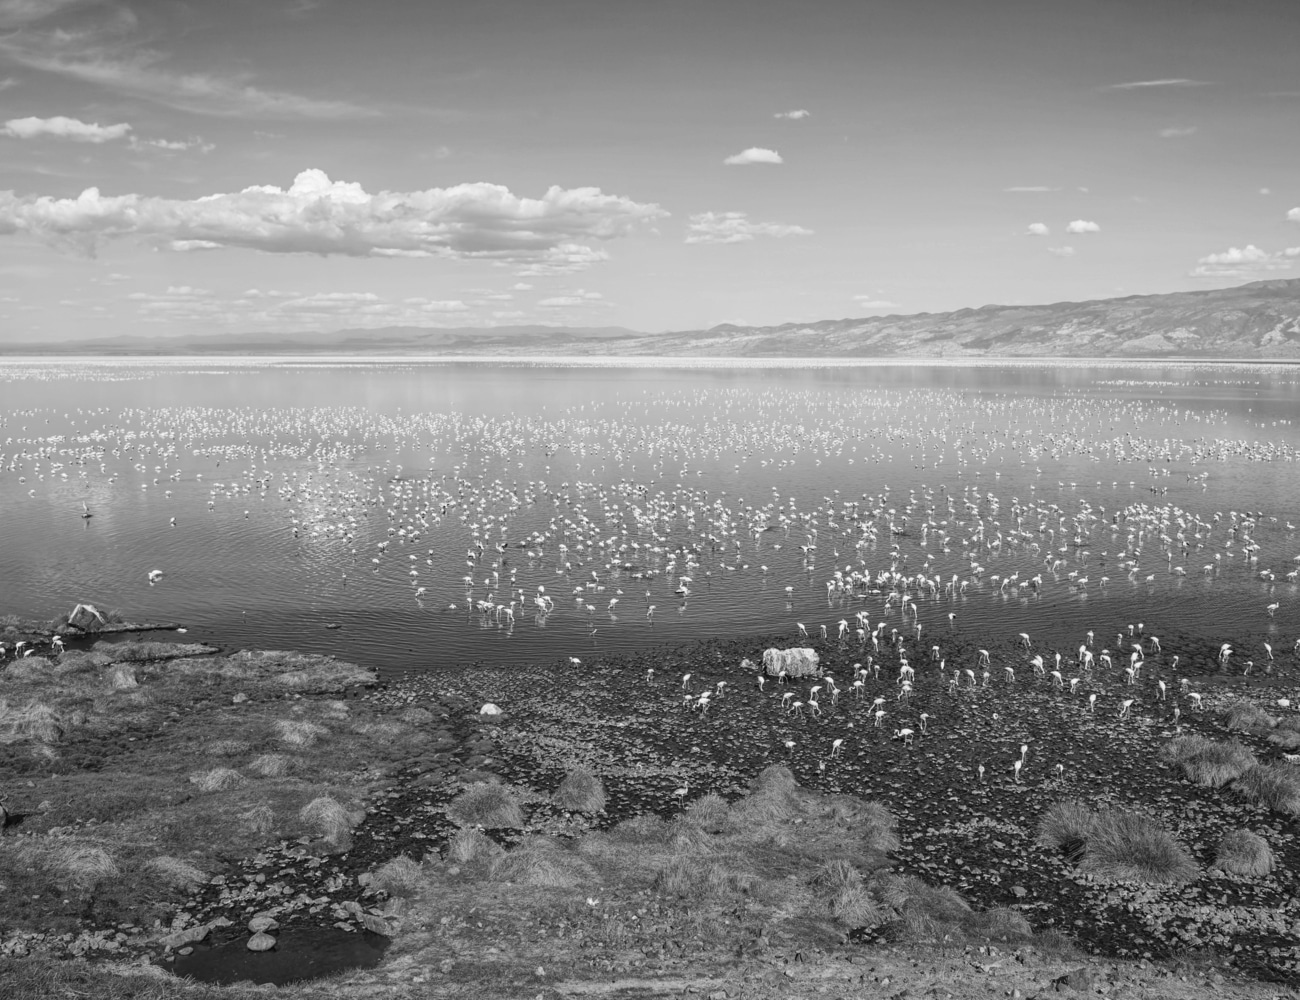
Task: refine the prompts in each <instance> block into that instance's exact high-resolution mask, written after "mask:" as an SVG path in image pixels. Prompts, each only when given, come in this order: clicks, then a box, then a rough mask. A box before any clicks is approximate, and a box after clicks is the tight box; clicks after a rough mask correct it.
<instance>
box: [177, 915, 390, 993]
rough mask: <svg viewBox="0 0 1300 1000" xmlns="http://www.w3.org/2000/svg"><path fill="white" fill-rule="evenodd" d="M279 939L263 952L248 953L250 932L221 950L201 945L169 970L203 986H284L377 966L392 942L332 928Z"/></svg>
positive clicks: (283, 933) (280, 933)
mask: <svg viewBox="0 0 1300 1000" xmlns="http://www.w3.org/2000/svg"><path fill="white" fill-rule="evenodd" d="M275 939H276V945H275V947H274V948H272V949H271V950H270V951H261V952H254V951H249V950H248V947H247V942H248V935H246V934H245V935H243V936H242V937H238V938H236V939H235V940H233V941H228V942H226V943H225V944H222V945H219V946H217V947H209V946H205V945H197V946H196V947H195V948H194V951H193V952H192V953H191V954H189V955H180V956H177V958H176V961H175V962H174V963H172V964H170V965H168V966H167V968H169V969H170V970H171V971H172V972H174V973H175V974H176V975H178V976H182V977H187V978H190V979H195V980H198V981H199V982H201V983H220V984H223V985H226V984H229V983H239V982H254V983H273V984H275V985H276V986H283V985H284V984H286V983H296V982H301V981H302V980H304V979H318V978H320V977H321V976H328V975H330V974H332V973H335V972H344V971H346V970H348V969H371V968H374V967H375V966H376V965H378V964H379V960H380V959H382V958H383V957H384V950H385V948H387V947H388V939H387V938H385V937H383V936H381V935H379V934H371V933H370V932H369V931H359V932H351V933H349V932H348V931H341V930H336V929H335V928H333V927H285V928H282V929H280V930H277V931H276V932H275Z"/></svg>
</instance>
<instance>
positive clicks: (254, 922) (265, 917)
mask: <svg viewBox="0 0 1300 1000" xmlns="http://www.w3.org/2000/svg"><path fill="white" fill-rule="evenodd" d="M279 926H280V922H279V921H278V920H276V919H275V917H273V916H271V915H270V914H267V913H259V914H258V915H257V916H255V917H253V918H252V919H251V920H250V921H249V922H248V929H249V930H250V931H252V932H253V933H254V934H261V933H263V932H265V931H273V930H275V929H276V928H278V927H279Z"/></svg>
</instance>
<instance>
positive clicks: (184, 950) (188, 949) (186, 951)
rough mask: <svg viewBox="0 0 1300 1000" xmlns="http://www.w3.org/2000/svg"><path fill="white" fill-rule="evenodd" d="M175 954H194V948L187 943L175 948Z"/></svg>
mask: <svg viewBox="0 0 1300 1000" xmlns="http://www.w3.org/2000/svg"><path fill="white" fill-rule="evenodd" d="M176 954H178V955H193V954H194V949H193V948H191V947H190V946H189V945H186V946H185V947H184V948H178V949H177V950H176Z"/></svg>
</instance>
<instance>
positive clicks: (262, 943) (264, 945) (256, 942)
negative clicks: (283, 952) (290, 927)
mask: <svg viewBox="0 0 1300 1000" xmlns="http://www.w3.org/2000/svg"><path fill="white" fill-rule="evenodd" d="M274 947H275V938H273V937H271V935H270V934H266V933H259V934H254V935H253V936H252V937H251V938H249V939H248V950H249V951H270V950H271V949H272V948H274Z"/></svg>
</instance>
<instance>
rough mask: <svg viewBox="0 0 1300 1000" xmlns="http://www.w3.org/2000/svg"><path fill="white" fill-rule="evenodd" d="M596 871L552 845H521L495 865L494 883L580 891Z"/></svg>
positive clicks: (502, 856) (493, 867) (493, 872)
mask: <svg viewBox="0 0 1300 1000" xmlns="http://www.w3.org/2000/svg"><path fill="white" fill-rule="evenodd" d="M592 874H593V873H592V870H591V868H590V866H588V865H587V864H586V863H585V862H583V861H582V860H580V859H579V858H577V857H574V856H573V855H572V854H570V853H569V852H568V851H565V850H562V849H557V848H556V847H555V845H553V844H549V843H539V844H530V845H521V846H520V847H517V848H515V849H514V850H513V851H507V852H506V853H505V854H502V855H500V856H499V857H497V858H496V859H494V860H493V862H492V876H491V877H492V881H494V882H512V883H514V884H515V885H527V886H536V887H541V888H549V889H576V888H577V887H578V886H580V885H582V884H584V883H585V882H588V881H590V879H591V876H592Z"/></svg>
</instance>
